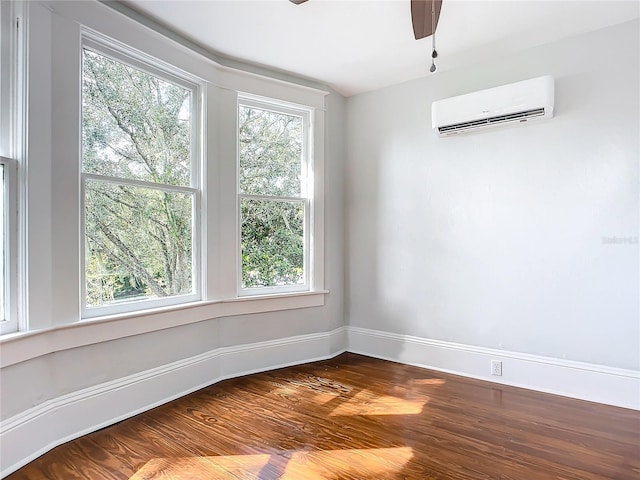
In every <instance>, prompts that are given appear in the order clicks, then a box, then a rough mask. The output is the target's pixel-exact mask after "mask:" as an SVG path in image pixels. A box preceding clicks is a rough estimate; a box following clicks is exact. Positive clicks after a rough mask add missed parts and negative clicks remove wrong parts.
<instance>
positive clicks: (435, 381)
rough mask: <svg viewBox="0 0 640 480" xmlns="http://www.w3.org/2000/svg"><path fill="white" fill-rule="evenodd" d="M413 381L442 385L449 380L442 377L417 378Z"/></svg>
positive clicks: (416, 383) (415, 383) (419, 383)
mask: <svg viewBox="0 0 640 480" xmlns="http://www.w3.org/2000/svg"><path fill="white" fill-rule="evenodd" d="M411 383H413V385H429V386H431V385H435V386H440V385H444V384H445V383H447V381H446V380H443V379H442V378H415V379H413V380H412V381H411Z"/></svg>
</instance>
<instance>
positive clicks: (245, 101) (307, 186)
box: [236, 94, 315, 297]
mask: <svg viewBox="0 0 640 480" xmlns="http://www.w3.org/2000/svg"><path fill="white" fill-rule="evenodd" d="M240 107H253V108H256V109H260V110H268V111H271V112H275V113H283V114H285V115H293V116H296V117H301V118H302V138H303V143H302V166H301V168H302V171H301V176H302V178H303V179H304V180H303V182H302V185H301V190H300V196H299V197H285V196H278V195H252V194H247V193H241V192H240V149H239V148H237V150H236V152H237V155H236V156H237V158H236V171H237V174H236V192H237V205H236V208H237V224H238V233H237V235H238V236H237V238H238V241H237V246H236V248H237V259H238V261H237V268H238V270H237V279H238V284H237V289H238V290H237V291H238V297H249V296H261V295H274V294H278V293H291V292H310V291H311V287H312V283H311V279H312V278H313V266H314V262H313V257H314V245H313V243H312V238H313V236H314V228H313V221H312V219H313V212H314V207H315V202H314V185H315V181H314V175H313V173H314V165H313V160H314V157H313V154H312V152H313V134H312V132H313V123H312V119H313V109H312V108H310V107H307V106H304V105H296V104H292V103H290V102H283V101H278V100H276V99H273V98H265V97H260V96H256V95H250V94H239V95H238V107H237V109H236V114H237V115H239V111H240ZM238 128H239V125H238ZM237 135H238V134H237V133H236V136H237ZM236 144H238V139H236ZM243 199H254V200H266V201H282V202H300V203H302V204H303V206H304V234H303V235H304V247H303V248H304V253H303V255H304V261H303V269H304V281H303V283H299V284H294V285H282V286H273V287H251V288H243V287H242V232H241V229H242V218H241V210H242V209H241V205H240V204H241V201H242V200H243Z"/></svg>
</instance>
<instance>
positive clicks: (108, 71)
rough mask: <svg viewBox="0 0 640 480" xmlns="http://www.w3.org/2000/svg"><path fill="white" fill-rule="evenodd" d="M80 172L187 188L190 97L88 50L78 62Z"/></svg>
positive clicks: (188, 180)
mask: <svg viewBox="0 0 640 480" xmlns="http://www.w3.org/2000/svg"><path fill="white" fill-rule="evenodd" d="M82 59H83V61H82V148H83V151H82V168H83V171H84V172H88V173H95V174H100V175H109V176H114V177H123V178H129V179H136V180H145V181H148V182H157V183H164V184H167V185H183V186H189V185H190V184H191V100H192V99H191V91H190V90H188V89H185V88H184V87H181V86H178V85H174V84H172V83H169V82H167V81H164V80H161V79H159V78H157V77H154V76H153V75H150V74H148V73H146V72H143V71H141V70H138V69H135V68H133V67H130V66H127V65H125V64H123V63H120V62H117V61H115V60H112V59H110V58H107V57H105V56H103V55H100V54H97V53H95V52H92V51H90V50H86V49H85V50H83V56H82Z"/></svg>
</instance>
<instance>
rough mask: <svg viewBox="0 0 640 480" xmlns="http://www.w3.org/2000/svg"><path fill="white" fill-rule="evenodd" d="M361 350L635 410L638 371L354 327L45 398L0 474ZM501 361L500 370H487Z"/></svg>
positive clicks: (6, 443) (20, 426) (14, 433)
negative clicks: (173, 405) (159, 413)
mask: <svg viewBox="0 0 640 480" xmlns="http://www.w3.org/2000/svg"><path fill="white" fill-rule="evenodd" d="M346 345H348V347H347V348H346V350H347V351H350V352H353V353H360V354H363V355H368V356H372V357H376V358H381V359H385V360H392V361H396V362H401V363H405V364H409V365H415V366H419V367H424V368H430V369H433V370H439V371H443V372H447V373H453V374H456V375H463V376H466V377H472V378H478V379H481V380H489V381H492V382H497V383H501V384H505V385H513V386H517V387H523V388H527V389H532V390H538V391H542V392H548V393H553V394H557V395H563V396H567V397H573V398H579V399H583V400H590V401H593V402H599V403H605V404H609V405H615V406H620V407H626V408H632V409H636V410H640V372H638V371H635V370H624V369H617V368H609V367H604V366H600V365H592V364H587V363H580V362H571V361H567V360H560V359H554V358H548V357H540V356H536V355H527V354H522V353H516V352H505V351H502V350H493V349H488V348H482V347H474V346H470V345H460V344H455V343H449V342H443V341H438V340H429V339H424V338H420V337H412V336H408V335H399V334H394V333H388V332H381V331H376V330H368V329H363V328H357V327H340V328H337V329H335V330H332V331H330V332H324V333H316V334H311V335H301V336H296V337H289V338H284V339H278V340H273V341H267V342H260V343H253V344H248V345H238V346H233V347H225V348H220V349H216V350H213V351H210V352H207V353H204V354H202V355H198V356H196V357H192V358H189V359H186V360H181V361H178V362H174V363H171V364H169V365H164V366H162V367H159V368H155V369H152V370H147V371H145V372H141V373H137V374H134V375H130V376H128V377H125V378H121V379H118V380H114V381H111V382H107V383H104V384H100V385H96V386H93V387H89V388H86V389H83V390H80V391H77V392H73V393H71V394H69V395H65V396H63V397H59V398H56V399H53V400H49V401H47V402H44V403H42V404H40V405H38V406H36V407H33V408H31V409H29V410H27V411H25V412H22V413H20V414H18V415H15V416H14V417H11V418H9V419H7V420H6V421H4V422H2V424H1V425H0V451H1V452H2V455H1V456H0V478H4V477H5V476H7V475H9V474H10V473H12V472H14V471H15V470H17V469H18V468H20V467H22V466H24V465H26V464H27V463H29V462H30V461H32V460H34V459H35V458H37V457H39V456H40V455H42V454H44V453H46V452H47V451H49V450H51V449H52V448H54V447H56V446H58V445H61V444H62V443H65V442H67V441H69V440H72V439H74V438H78V437H80V436H82V435H85V434H87V433H90V432H93V431H95V430H98V429H100V428H103V427H105V426H108V425H111V424H113V423H116V422H119V421H121V420H124V419H126V418H129V417H132V416H133V415H137V414H138V413H141V412H144V411H146V410H149V409H151V408H153V407H156V406H158V405H162V404H163V403H166V402H169V401H171V400H174V399H176V398H179V397H181V396H183V395H187V394H189V393H191V392H194V391H196V390H199V389H200V388H204V387H206V386H208V385H212V384H214V383H216V382H219V381H221V380H225V379H227V378H233V377H238V376H242V375H247V374H251V373H257V372H262V371H266V370H273V369H276V368H281V367H287V366H291V365H298V364H301V363H307V362H313V361H316V360H324V359H328V358H332V357H334V356H336V355H338V354H340V353H342V352H344V351H345V346H346ZM490 360H501V361H502V367H503V376H502V377H495V376H491V375H490V368H489V366H490Z"/></svg>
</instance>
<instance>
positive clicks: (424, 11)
mask: <svg viewBox="0 0 640 480" xmlns="http://www.w3.org/2000/svg"><path fill="white" fill-rule="evenodd" d="M291 1H293V0H291ZM431 1H432V0H411V21H412V23H413V35H414V37H416V40H420V39H421V38H425V37H429V36H431V35H433V32H432V31H431V30H432V27H431ZM435 2H436V5H435V7H436V8H435V10H436V23H435V25H436V28H437V27H438V20H439V19H440V10H441V9H442V0H435Z"/></svg>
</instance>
